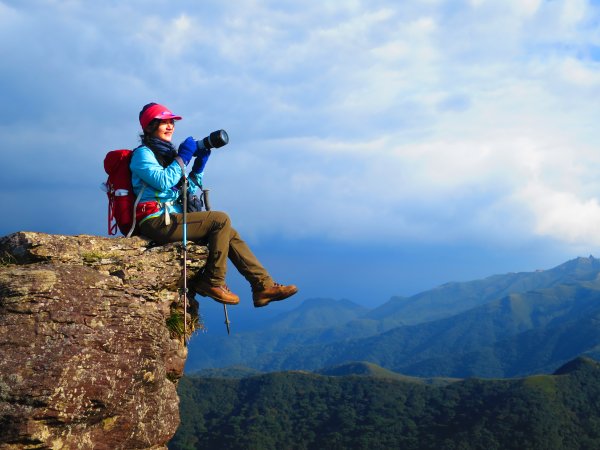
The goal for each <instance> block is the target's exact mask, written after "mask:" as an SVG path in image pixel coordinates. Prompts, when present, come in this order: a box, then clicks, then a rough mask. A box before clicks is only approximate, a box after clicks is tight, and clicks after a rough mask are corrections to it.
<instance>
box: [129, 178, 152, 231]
mask: <svg viewBox="0 0 600 450" xmlns="http://www.w3.org/2000/svg"><path fill="white" fill-rule="evenodd" d="M146 186H147V185H146V183H142V189H140V193H139V194H138V196H137V198H136V199H135V203H134V204H133V222H132V224H131V228H130V229H129V233H127V237H131V235H132V234H133V230H134V229H135V226H136V224H137V218H136V214H135V212H136V211H137V206H138V203H140V200H141V199H142V194H143V193H144V189H146Z"/></svg>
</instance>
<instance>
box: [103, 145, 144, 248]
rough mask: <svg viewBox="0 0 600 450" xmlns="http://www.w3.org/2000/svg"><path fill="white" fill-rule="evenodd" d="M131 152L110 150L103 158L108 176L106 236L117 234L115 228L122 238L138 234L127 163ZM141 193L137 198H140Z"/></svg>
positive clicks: (134, 200) (129, 160)
mask: <svg viewBox="0 0 600 450" xmlns="http://www.w3.org/2000/svg"><path fill="white" fill-rule="evenodd" d="M132 155H133V150H112V151H110V152H108V153H107V154H106V157H105V158H104V170H105V172H106V173H107V174H108V180H106V184H105V186H106V195H107V196H108V234H109V235H115V234H117V227H118V228H119V230H120V231H121V233H122V234H123V235H124V236H127V237H129V236H132V235H134V234H137V233H138V230H137V227H136V219H135V213H134V211H135V204H136V197H135V195H134V193H133V186H132V185H131V169H130V168H129V163H130V162H131V156H132ZM141 194H142V193H141V192H140V194H139V195H138V198H139V197H141Z"/></svg>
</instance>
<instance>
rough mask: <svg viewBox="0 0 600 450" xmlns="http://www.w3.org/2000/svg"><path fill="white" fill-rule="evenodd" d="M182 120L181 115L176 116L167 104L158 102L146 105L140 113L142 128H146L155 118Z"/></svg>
mask: <svg viewBox="0 0 600 450" xmlns="http://www.w3.org/2000/svg"><path fill="white" fill-rule="evenodd" d="M153 119H158V120H169V119H173V120H181V116H176V115H175V114H173V113H172V112H171V111H169V109H168V108H167V107H166V106H163V105H159V104H158V103H149V104H148V105H146V106H144V109H142V112H141V113H140V125H141V126H142V130H145V129H146V127H147V126H148V124H149V123H150V122H151V121H152V120H153Z"/></svg>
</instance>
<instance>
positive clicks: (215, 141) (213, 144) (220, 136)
mask: <svg viewBox="0 0 600 450" xmlns="http://www.w3.org/2000/svg"><path fill="white" fill-rule="evenodd" d="M200 142H201V143H202V144H201V145H202V146H203V147H204V148H205V149H207V150H210V149H211V148H219V147H223V146H224V145H227V143H228V142H229V135H228V134H227V132H226V131H225V130H217V131H213V132H212V133H210V134H209V135H208V136H206V137H205V138H204V139H202V141H200Z"/></svg>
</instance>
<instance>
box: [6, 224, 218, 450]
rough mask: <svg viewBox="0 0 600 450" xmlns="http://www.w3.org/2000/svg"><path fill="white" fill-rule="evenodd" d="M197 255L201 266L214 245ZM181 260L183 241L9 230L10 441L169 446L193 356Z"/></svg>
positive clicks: (20, 444) (54, 445) (9, 445)
mask: <svg viewBox="0 0 600 450" xmlns="http://www.w3.org/2000/svg"><path fill="white" fill-rule="evenodd" d="M188 255H189V256H190V258H189V259H190V261H191V263H190V265H191V266H192V267H190V268H189V269H188V270H189V271H190V273H192V272H194V271H195V270H196V268H200V267H202V266H203V265H204V262H205V259H206V255H207V250H206V248H205V247H201V246H195V245H190V246H189V247H188ZM194 266H195V267H194ZM181 267H182V266H181V250H180V246H179V245H176V244H170V245H167V246H162V247H153V246H152V245H151V244H150V243H149V242H147V241H145V240H143V239H141V238H129V239H126V238H103V237H97V236H60V235H48V234H42V233H30V232H20V233H15V234H11V235H9V236H5V237H3V238H1V239H0V448H1V449H13V448H15V449H16V448H19V449H21V448H31V449H34V448H35V449H67V448H68V449H88V448H89V449H91V448H93V449H111V450H112V449H145V448H165V446H166V443H167V442H168V441H169V439H170V438H171V437H172V436H173V434H174V433H175V431H176V429H177V426H178V425H179V410H178V406H179V400H178V397H177V393H176V383H177V380H178V379H179V378H180V377H181V375H182V373H183V366H184V363H185V358H186V356H187V349H186V347H185V345H184V342H183V336H182V330H183V321H182V311H183V309H182V307H181V305H180V302H179V294H178V287H179V285H180V281H181V272H182V271H181ZM193 303H194V305H192V307H191V308H190V309H191V310H192V314H191V316H188V317H191V318H192V319H190V321H188V327H187V329H188V331H189V330H190V328H193V327H194V326H196V325H197V314H195V311H197V310H194V307H195V306H197V304H196V303H195V302H193ZM194 319H195V320H194Z"/></svg>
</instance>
